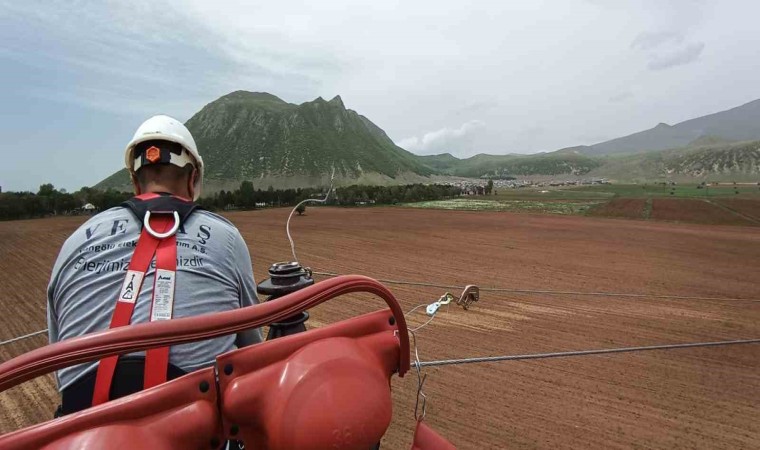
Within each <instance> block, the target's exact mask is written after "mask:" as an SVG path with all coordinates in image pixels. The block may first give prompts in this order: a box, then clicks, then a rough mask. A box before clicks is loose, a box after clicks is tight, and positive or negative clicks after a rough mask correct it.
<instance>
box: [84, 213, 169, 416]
mask: <svg viewBox="0 0 760 450" xmlns="http://www.w3.org/2000/svg"><path fill="white" fill-rule="evenodd" d="M150 225H151V228H152V229H153V230H154V231H155V232H157V233H165V232H166V231H168V230H170V229H171V228H172V226H173V225H174V219H173V218H172V217H171V216H168V217H167V216H166V215H164V214H162V215H160V216H156V217H155V218H151V220H150ZM154 254H155V255H156V271H155V275H154V277H155V280H154V283H153V300H152V304H151V317H150V320H151V321H154V320H168V319H171V317H172V310H173V304H174V280H175V272H176V269H177V267H176V264H177V262H176V260H177V238H176V236H175V235H174V234H172V235H171V236H169V237H167V238H164V239H163V240H162V239H158V238H156V237H155V236H153V235H152V234H151V233H150V232H149V231H148V230H147V227H143V231H142V233H141V234H140V237H139V239H138V240H137V247H136V248H135V252H134V254H133V255H132V259H131V260H130V262H129V267H128V268H127V275H126V277H125V278H124V282H123V283H122V286H121V290H120V291H119V298H118V299H117V301H116V308H115V309H114V312H113V316H112V317H111V325H110V327H109V328H116V327H123V326H126V325H129V323H130V322H131V320H132V312H133V311H134V309H135V301H136V300H137V297H138V296H139V295H140V289H141V287H142V284H143V279H144V278H145V274H146V273H147V272H148V269H149V268H150V263H151V261H152V260H153V255H154ZM117 361H118V356H110V357H107V358H104V359H102V360H101V361H100V363H99V364H98V372H97V375H96V377H95V390H94V392H93V396H92V405H93V406H95V405H99V404H101V403H105V402H107V401H108V400H109V397H110V391H111V382H112V380H113V374H114V371H115V370H116V363H117ZM168 366H169V347H162V348H157V349H151V350H148V351H147V352H146V356H145V380H144V382H143V387H144V388H146V389H147V388H149V387H153V386H156V385H158V384H161V383H163V382H165V381H166V371H167V368H168Z"/></svg>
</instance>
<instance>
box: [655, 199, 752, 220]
mask: <svg viewBox="0 0 760 450" xmlns="http://www.w3.org/2000/svg"><path fill="white" fill-rule="evenodd" d="M651 218H652V219H657V220H672V221H678V222H688V223H701V224H715V225H756V224H757V222H755V221H752V220H750V219H748V218H746V217H742V216H740V215H738V214H734V213H732V212H730V211H727V210H726V209H724V208H721V207H720V206H718V205H715V204H712V203H710V202H707V201H705V200H699V199H686V198H655V199H653V200H652V215H651Z"/></svg>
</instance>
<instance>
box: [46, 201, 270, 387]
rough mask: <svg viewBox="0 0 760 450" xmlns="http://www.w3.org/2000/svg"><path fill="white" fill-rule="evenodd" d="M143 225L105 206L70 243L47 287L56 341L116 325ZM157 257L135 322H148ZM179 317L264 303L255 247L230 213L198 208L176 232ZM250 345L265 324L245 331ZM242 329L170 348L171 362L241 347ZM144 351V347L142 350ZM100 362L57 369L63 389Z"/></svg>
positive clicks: (197, 364) (201, 359) (204, 360)
mask: <svg viewBox="0 0 760 450" xmlns="http://www.w3.org/2000/svg"><path fill="white" fill-rule="evenodd" d="M140 232H141V224H140V223H139V222H138V221H137V219H136V218H135V216H134V215H133V214H132V213H131V212H130V211H129V210H128V209H126V208H123V207H116V208H112V209H109V210H107V211H104V212H102V213H100V214H98V215H96V216H94V217H92V218H91V219H90V220H88V221H87V222H86V223H85V224H84V225H82V226H81V227H79V229H78V230H77V231H75V232H74V234H72V235H71V236H70V237H69V238H68V239H67V240H66V242H65V243H64V244H63V247H62V248H61V252H60V254H59V255H58V259H57V260H56V262H55V266H54V267H53V273H52V276H51V278H50V285H49V286H48V310H47V311H48V314H47V318H48V328H49V337H50V342H51V343H54V342H58V341H62V340H65V339H70V338H73V337H77V336H82V335H84V334H87V333H93V332H96V331H101V330H105V329H107V328H108V327H109V324H110V322H111V316H112V315H113V312H114V308H115V307H116V299H117V297H118V295H119V288H120V287H121V284H122V282H123V281H124V276H125V275H126V270H127V266H128V265H129V261H130V259H131V258H132V253H133V252H134V248H135V245H136V243H137V238H138V237H139V235H140ZM154 273H155V259H154V260H153V263H152V264H151V268H150V269H149V270H148V273H147V274H146V277H145V280H144V281H143V285H142V289H141V290H140V296H139V297H138V298H137V301H136V302H135V309H134V312H133V314H132V321H131V323H141V322H147V321H148V318H149V316H150V304H151V298H152V291H153V278H154ZM175 286H176V287H175V296H174V314H173V317H174V318H180V317H187V316H198V315H201V314H207V313H213V312H220V311H229V310H233V309H236V308H240V307H245V306H250V305H253V304H255V303H258V299H257V297H256V283H255V281H254V279H253V268H252V265H251V257H250V255H249V253H248V247H247V246H246V245H245V242H244V241H243V238H242V236H240V232H238V230H237V228H235V226H234V225H232V224H231V223H230V222H229V221H227V220H226V219H224V218H222V217H220V216H218V215H216V214H213V213H211V212H208V211H203V210H199V211H195V212H194V213H193V214H191V215H190V217H189V218H188V219H187V221H186V222H185V223H184V224H183V226H182V227H181V228H180V229H179V230H178V231H177V276H176V284H175ZM239 337H240V341H242V342H243V343H244V344H245V345H248V344H251V343H255V342H260V341H261V334H260V332H259V330H251V331H248V332H245V333H243V334H241V335H239ZM235 339H236V336H235V335H231V336H224V337H221V338H216V339H210V340H206V341H201V342H193V343H189V344H183V345H175V346H172V347H171V350H170V352H169V361H170V362H171V363H172V364H174V365H176V366H178V367H179V368H181V369H183V370H185V371H193V370H197V369H199V368H202V367H207V366H209V365H211V364H212V363H213V361H214V358H215V357H216V356H217V355H219V354H221V353H224V352H227V351H229V350H232V349H234V348H235V345H236V344H235ZM142 354H144V352H143V353H142ZM96 364H97V362H91V363H85V364H80V365H77V366H72V367H67V368H65V369H61V370H59V371H58V372H57V374H56V378H57V381H58V387H59V389H60V390H63V389H64V388H66V387H67V386H69V385H70V384H71V383H73V382H74V381H76V380H77V379H79V377H81V376H82V375H84V374H85V373H86V372H88V371H89V370H92V369H93V368H94V367H95V365H96Z"/></svg>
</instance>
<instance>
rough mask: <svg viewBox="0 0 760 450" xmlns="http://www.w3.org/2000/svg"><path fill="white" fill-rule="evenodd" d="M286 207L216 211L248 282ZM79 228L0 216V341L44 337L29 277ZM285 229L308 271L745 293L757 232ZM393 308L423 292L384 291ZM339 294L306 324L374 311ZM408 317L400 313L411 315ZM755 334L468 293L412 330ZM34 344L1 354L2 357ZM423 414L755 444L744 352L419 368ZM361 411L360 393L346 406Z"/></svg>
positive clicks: (408, 385)
mask: <svg viewBox="0 0 760 450" xmlns="http://www.w3.org/2000/svg"><path fill="white" fill-rule="evenodd" d="M288 212H289V211H287V210H285V209H277V210H267V211H255V212H240V213H232V214H228V217H229V218H230V219H231V220H232V221H233V222H234V223H235V224H236V225H237V226H238V227H239V228H240V230H241V231H242V233H243V235H244V237H245V238H246V240H247V242H248V244H249V248H250V250H251V253H252V256H253V259H254V262H255V267H254V269H255V274H256V277H257V279H258V280H261V279H262V278H263V277H264V274H265V273H266V268H267V266H268V265H269V264H270V263H272V262H275V261H281V260H289V259H290V258H291V256H290V248H289V245H288V241H287V238H286V236H285V230H284V223H285V219H286V217H287V214H288ZM82 220H83V219H81V218H62V219H43V220H35V221H25V222H5V223H0V236H2V239H0V276H1V277H2V278H0V320H2V326H0V340H5V339H8V338H11V337H14V336H17V335H20V334H24V333H29V332H32V331H36V330H39V329H42V328H44V327H45V326H46V325H45V300H44V298H45V284H46V282H47V278H48V276H49V271H50V267H51V265H52V262H53V259H54V257H55V254H56V252H57V251H58V248H59V246H60V245H61V243H62V242H63V240H64V239H65V238H66V236H67V235H68V233H70V232H71V231H73V230H74V229H75V228H76V227H77V226H78V225H79V224H80V223H81V222H82ZM291 231H292V233H293V235H294V237H295V239H296V243H297V250H298V255H299V257H300V259H301V261H302V262H303V263H304V264H306V265H309V266H311V267H312V268H314V269H315V270H321V271H333V272H339V273H360V274H365V275H369V276H372V277H376V278H388V279H396V280H399V279H401V280H411V281H419V282H433V283H443V284H457V285H464V284H468V283H474V284H478V285H480V286H481V287H489V286H491V287H494V286H498V287H506V288H521V289H539V290H545V289H558V290H573V291H612V292H637V293H653V294H678V295H690V296H710V297H732V298H745V299H760V283H759V282H758V277H757V267H758V263H760V251H759V250H758V249H760V228H757V227H742V226H730V227H727V226H726V227H724V226H708V225H685V224H677V223H668V222H651V221H635V220H633V221H629V220H618V219H597V218H591V217H564V216H541V215H533V214H512V213H499V212H467V211H433V210H412V209H401V208H372V209H333V208H310V209H309V210H308V211H307V214H306V215H305V216H303V217H294V219H293V222H292V227H291ZM389 287H390V288H391V290H392V291H393V292H394V293H395V294H396V296H397V297H398V299H399V300H400V301H401V302H402V304H403V306H404V308H405V309H406V310H409V309H411V308H412V307H413V306H416V305H418V304H420V303H429V302H432V301H433V300H435V299H437V298H438V296H440V295H441V294H442V293H443V290H441V289H438V288H427V287H418V286H406V285H389ZM380 305H381V303H380V302H379V301H378V300H376V299H371V298H367V297H364V296H355V297H350V298H346V299H342V300H334V301H331V302H328V303H327V304H325V305H322V306H320V307H318V308H316V309H314V310H313V311H312V318H313V319H312V320H311V321H310V324H311V326H320V325H322V324H325V323H330V322H333V321H335V320H340V319H343V318H348V317H351V316H353V315H355V314H358V313H362V312H368V311H371V310H373V309H376V308H378V307H379V306H380ZM425 319H426V316H425V315H424V314H422V313H420V314H419V315H413V316H411V317H410V318H409V321H410V324H411V325H416V324H420V323H422V322H423V321H424V320H425ZM759 337H760V302H752V301H741V300H724V301H705V300H664V299H652V298H644V299H641V298H609V297H582V296H575V295H564V296H560V295H554V296H552V295H528V294H520V295H517V294H507V293H497V292H483V293H482V294H481V300H480V302H479V303H477V304H476V305H475V306H473V307H472V308H471V309H470V310H468V311H464V310H462V309H460V308H458V307H454V306H452V307H451V308H450V310H449V311H448V312H447V311H445V310H442V312H441V313H440V314H439V315H438V316H437V317H436V318H435V320H434V321H433V322H432V323H431V324H430V325H428V326H427V327H426V328H424V329H422V330H420V331H419V332H418V343H419V350H420V356H421V358H422V359H423V360H430V359H443V358H456V357H464V356H485V355H502V354H524V353H534V352H547V351H564V350H581V349H594V348H610V347H623V346H634V345H653V344H664V343H681V342H694V341H714V340H728V339H748V338H759ZM44 341H45V338H44V337H37V338H30V339H27V340H24V341H21V342H19V343H14V344H11V345H6V346H2V347H0V358H3V359H7V358H10V357H12V356H14V355H18V354H20V353H22V352H24V351H26V350H28V349H30V348H33V347H35V346H39V345H42V344H43V343H44ZM426 373H428V380H427V382H426V384H425V391H426V393H427V395H428V398H429V403H428V411H427V419H426V420H427V421H428V423H429V424H430V425H432V426H433V427H434V428H436V429H437V430H438V431H439V432H441V434H443V435H444V436H446V437H447V438H448V439H450V440H451V441H452V442H453V443H454V444H456V445H457V447H458V448H461V449H484V448H508V447H509V448H513V447H514V448H599V449H608V448H662V449H666V448H667V449H670V448H703V449H714V448H723V449H736V448H758V447H760V395H759V394H758V393H759V392H760V345H754V344H751V345H742V346H733V347H715V348H698V349H687V350H669V351H655V352H646V353H632V354H620V355H606V356H587V357H577V358H558V359H548V360H533V361H524V362H501V363H489V364H472V365H461V366H444V367H438V368H430V369H426ZM415 390H416V377H415V376H414V375H413V374H410V376H407V377H405V378H404V379H394V381H393V397H394V407H395V411H394V412H395V414H394V420H393V423H392V425H391V428H390V429H389V431H388V433H387V434H386V436H385V438H384V439H383V448H389V449H402V448H409V446H410V443H411V432H412V430H413V427H414V418H413V410H414V393H415ZM357 401H358V402H361V399H357ZM55 402H56V394H55V391H54V387H53V385H52V384H51V379H50V378H41V379H38V380H36V381H35V382H32V383H27V384H25V385H23V386H21V387H18V388H14V389H12V390H11V391H9V392H6V393H3V394H0V428H2V431H8V430H10V429H15V428H16V427H19V426H22V425H28V424H31V423H34V422H38V421H42V420H47V419H49V418H50V417H51V415H52V410H53V407H54V404H55Z"/></svg>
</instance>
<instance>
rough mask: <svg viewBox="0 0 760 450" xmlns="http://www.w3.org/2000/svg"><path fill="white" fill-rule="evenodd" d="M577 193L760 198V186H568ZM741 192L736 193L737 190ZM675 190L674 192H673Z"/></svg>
mask: <svg viewBox="0 0 760 450" xmlns="http://www.w3.org/2000/svg"><path fill="white" fill-rule="evenodd" d="M567 190H571V191H574V192H577V193H606V194H608V195H610V196H618V197H627V198H642V197H644V198H651V197H683V198H712V197H742V198H747V197H756V198H760V187H758V186H756V185H737V186H736V187H734V186H733V185H720V186H707V187H704V188H702V189H698V188H697V184H696V183H692V184H681V185H676V186H662V185H657V184H643V185H639V184H603V185H594V186H581V187H575V188H568V189H567ZM737 191H738V192H739V193H738V194H736V192H737ZM671 192H673V194H671Z"/></svg>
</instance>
